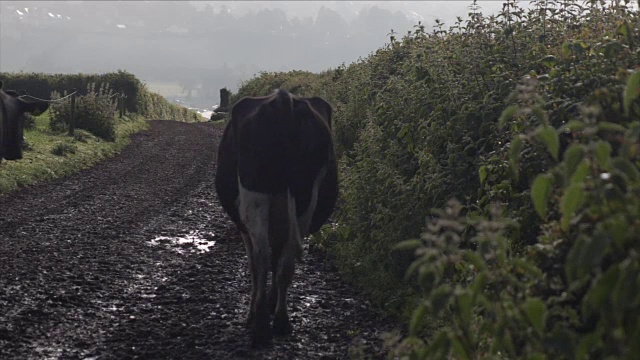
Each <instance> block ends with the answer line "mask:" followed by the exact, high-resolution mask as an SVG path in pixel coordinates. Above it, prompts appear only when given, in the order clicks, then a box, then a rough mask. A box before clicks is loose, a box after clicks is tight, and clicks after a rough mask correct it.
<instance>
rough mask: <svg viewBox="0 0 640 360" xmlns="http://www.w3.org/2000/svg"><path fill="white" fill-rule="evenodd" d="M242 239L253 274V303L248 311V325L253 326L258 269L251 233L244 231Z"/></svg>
mask: <svg viewBox="0 0 640 360" xmlns="http://www.w3.org/2000/svg"><path fill="white" fill-rule="evenodd" d="M242 241H243V242H244V248H245V250H246V251H247V261H248V262H249V273H250V274H251V305H250V306H249V311H248V313H247V325H249V326H252V325H253V322H254V321H255V316H256V314H255V312H254V307H255V305H256V297H257V294H258V292H257V285H258V284H257V279H256V275H257V270H256V268H255V267H254V262H253V245H252V244H251V237H250V236H249V234H245V233H242Z"/></svg>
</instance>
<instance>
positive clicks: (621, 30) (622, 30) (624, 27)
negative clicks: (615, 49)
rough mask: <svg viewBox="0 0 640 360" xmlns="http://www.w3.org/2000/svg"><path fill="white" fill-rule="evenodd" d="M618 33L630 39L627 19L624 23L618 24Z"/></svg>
mask: <svg viewBox="0 0 640 360" xmlns="http://www.w3.org/2000/svg"><path fill="white" fill-rule="evenodd" d="M616 34H617V35H622V36H624V37H625V39H629V24H628V23H627V22H626V21H625V22H623V23H622V24H620V25H618V28H617V29H616Z"/></svg>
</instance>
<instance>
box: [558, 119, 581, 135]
mask: <svg viewBox="0 0 640 360" xmlns="http://www.w3.org/2000/svg"><path fill="white" fill-rule="evenodd" d="M584 126H585V125H584V123H583V122H582V121H579V120H571V121H569V122H568V123H566V124H564V125H563V126H562V127H561V128H560V131H562V132H566V131H567V130H568V131H578V130H582V129H584Z"/></svg>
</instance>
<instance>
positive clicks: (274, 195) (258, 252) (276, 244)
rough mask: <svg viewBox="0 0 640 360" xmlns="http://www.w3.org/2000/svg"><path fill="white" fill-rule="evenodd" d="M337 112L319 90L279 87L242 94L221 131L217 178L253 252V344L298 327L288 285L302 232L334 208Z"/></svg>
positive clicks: (220, 193) (250, 321)
mask: <svg viewBox="0 0 640 360" xmlns="http://www.w3.org/2000/svg"><path fill="white" fill-rule="evenodd" d="M331 113H332V108H331V106H330V105H329V104H328V103H327V102H326V101H325V100H324V99H322V98H320V97H310V98H302V97H296V96H294V95H292V94H291V93H289V92H287V91H286V90H275V91H274V92H273V93H272V94H271V95H268V96H262V97H244V98H242V99H240V100H239V101H238V102H236V104H234V105H233V107H232V109H231V112H230V120H229V121H228V123H227V125H226V127H225V130H224V132H223V135H222V139H221V141H220V144H219V147H218V161H217V162H218V164H217V171H216V181H215V186H216V192H217V194H218V198H219V199H220V203H221V205H222V207H223V209H224V210H225V211H226V212H227V214H228V215H229V217H230V218H231V220H232V221H233V222H234V223H235V224H236V226H237V227H238V229H239V230H240V233H241V236H242V239H243V241H244V245H245V249H246V252H247V257H248V260H249V270H250V273H251V283H252V287H251V305H250V309H249V312H248V317H247V324H248V325H249V326H250V327H251V339H252V344H253V346H263V345H267V344H269V343H270V341H271V339H272V337H273V334H275V335H287V334H290V333H291V332H292V331H293V327H292V326H291V323H290V322H289V315H288V313H287V289H288V287H289V285H290V284H291V281H292V278H293V273H294V266H295V261H296V260H299V259H300V257H301V255H302V239H303V238H304V237H306V236H308V235H310V234H312V233H314V232H317V231H318V230H319V229H320V227H321V226H322V225H323V224H324V223H325V222H326V221H327V219H328V218H329V216H330V215H331V213H332V212H333V209H334V206H335V203H336V199H337V196H338V179H337V168H336V159H335V153H334V146H333V137H332V134H331ZM269 270H270V271H271V289H270V291H269V293H268V295H267V291H266V287H267V276H268V273H269ZM270 314H274V318H273V329H272V328H271V327H270Z"/></svg>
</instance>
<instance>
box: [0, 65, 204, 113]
mask: <svg viewBox="0 0 640 360" xmlns="http://www.w3.org/2000/svg"><path fill="white" fill-rule="evenodd" d="M0 79H1V80H2V81H3V82H4V84H5V85H4V87H5V89H14V90H17V91H22V90H24V91H26V92H27V94H29V95H32V96H35V97H38V98H41V99H49V98H50V97H51V93H52V92H54V91H57V92H58V93H61V94H62V93H64V92H65V91H66V92H67V93H69V92H70V90H71V89H76V90H77V91H78V92H79V94H80V95H87V88H88V87H89V86H90V85H91V84H95V86H97V87H98V88H99V87H100V86H103V84H108V86H109V88H110V89H111V90H112V91H114V92H116V93H122V92H123V93H124V94H125V96H126V99H125V108H126V110H127V111H128V112H134V113H139V114H140V115H142V116H144V117H145V118H148V119H163V120H179V121H187V122H195V121H200V116H199V115H198V114H196V113H195V112H193V111H189V110H187V109H185V108H183V107H180V106H178V105H175V104H171V103H170V102H169V101H167V100H166V99H164V98H163V97H162V96H160V95H158V94H155V93H152V92H151V91H149V90H148V89H147V87H146V85H145V84H143V83H142V82H141V81H140V80H139V79H138V78H136V77H135V76H134V75H133V74H131V73H128V72H126V71H122V70H119V71H117V72H113V73H105V74H44V73H23V72H19V73H16V72H12V73H0Z"/></svg>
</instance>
